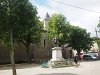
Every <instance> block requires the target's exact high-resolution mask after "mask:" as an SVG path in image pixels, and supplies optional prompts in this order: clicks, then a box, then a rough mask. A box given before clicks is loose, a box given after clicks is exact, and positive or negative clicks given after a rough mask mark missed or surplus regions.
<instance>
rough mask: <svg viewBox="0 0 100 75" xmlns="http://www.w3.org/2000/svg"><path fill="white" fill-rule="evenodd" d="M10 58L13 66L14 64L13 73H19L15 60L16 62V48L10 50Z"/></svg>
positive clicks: (14, 74)
mask: <svg viewBox="0 0 100 75" xmlns="http://www.w3.org/2000/svg"><path fill="white" fill-rule="evenodd" d="M10 59H11V66H12V72H13V75H17V74H16V67H15V62H14V50H13V49H11V50H10Z"/></svg>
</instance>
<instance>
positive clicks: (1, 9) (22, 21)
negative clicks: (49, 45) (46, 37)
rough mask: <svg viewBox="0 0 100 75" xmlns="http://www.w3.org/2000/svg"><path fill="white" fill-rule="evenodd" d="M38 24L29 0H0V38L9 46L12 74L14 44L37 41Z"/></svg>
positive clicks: (34, 10)
mask: <svg viewBox="0 0 100 75" xmlns="http://www.w3.org/2000/svg"><path fill="white" fill-rule="evenodd" d="M40 25H41V23H40V21H39V20H38V17H37V10H36V7H35V6H32V4H31V3H30V2H29V0H0V39H1V40H2V42H3V44H4V45H6V47H9V48H10V58H11V65H12V71H13V75H16V68H15V63H14V49H15V46H16V45H18V43H19V42H22V41H23V42H25V43H26V45H28V46H29V45H30V43H29V42H30V39H32V40H31V41H32V42H34V43H37V42H38V41H39V38H40V36H39V34H40V31H41V26H40ZM37 36H38V37H37ZM27 40H28V41H27ZM26 47H27V46H26ZM27 49H28V48H27ZM27 49H26V50H27ZM27 53H28V52H27ZM27 57H28V55H27Z"/></svg>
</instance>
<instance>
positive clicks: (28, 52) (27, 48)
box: [26, 44, 31, 63]
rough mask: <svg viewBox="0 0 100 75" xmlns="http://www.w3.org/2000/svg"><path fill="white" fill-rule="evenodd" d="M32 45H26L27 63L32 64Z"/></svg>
mask: <svg viewBox="0 0 100 75" xmlns="http://www.w3.org/2000/svg"><path fill="white" fill-rule="evenodd" d="M29 49H30V44H27V45H26V55H27V63H31V58H30V51H29Z"/></svg>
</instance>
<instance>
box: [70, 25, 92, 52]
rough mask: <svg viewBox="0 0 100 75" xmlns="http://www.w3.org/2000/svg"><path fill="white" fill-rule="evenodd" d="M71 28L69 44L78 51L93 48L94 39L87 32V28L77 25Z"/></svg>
mask: <svg viewBox="0 0 100 75" xmlns="http://www.w3.org/2000/svg"><path fill="white" fill-rule="evenodd" d="M71 30H72V31H71V33H70V35H69V37H70V39H69V43H68V44H69V46H71V47H72V48H73V49H75V50H77V52H78V53H80V52H81V50H85V51H86V50H87V49H90V48H91V45H92V44H93V39H92V38H91V37H90V33H87V32H86V30H85V29H82V28H80V27H75V26H72V28H71Z"/></svg>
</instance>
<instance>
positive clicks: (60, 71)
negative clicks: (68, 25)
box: [0, 61, 100, 75]
mask: <svg viewBox="0 0 100 75" xmlns="http://www.w3.org/2000/svg"><path fill="white" fill-rule="evenodd" d="M16 66H17V75H100V61H88V62H80V66H79V67H77V68H76V67H63V68H42V67H41V66H38V65H35V64H19V65H18V64H17V65H16ZM0 75H12V70H11V67H10V66H9V65H7V66H4V65H0Z"/></svg>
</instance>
